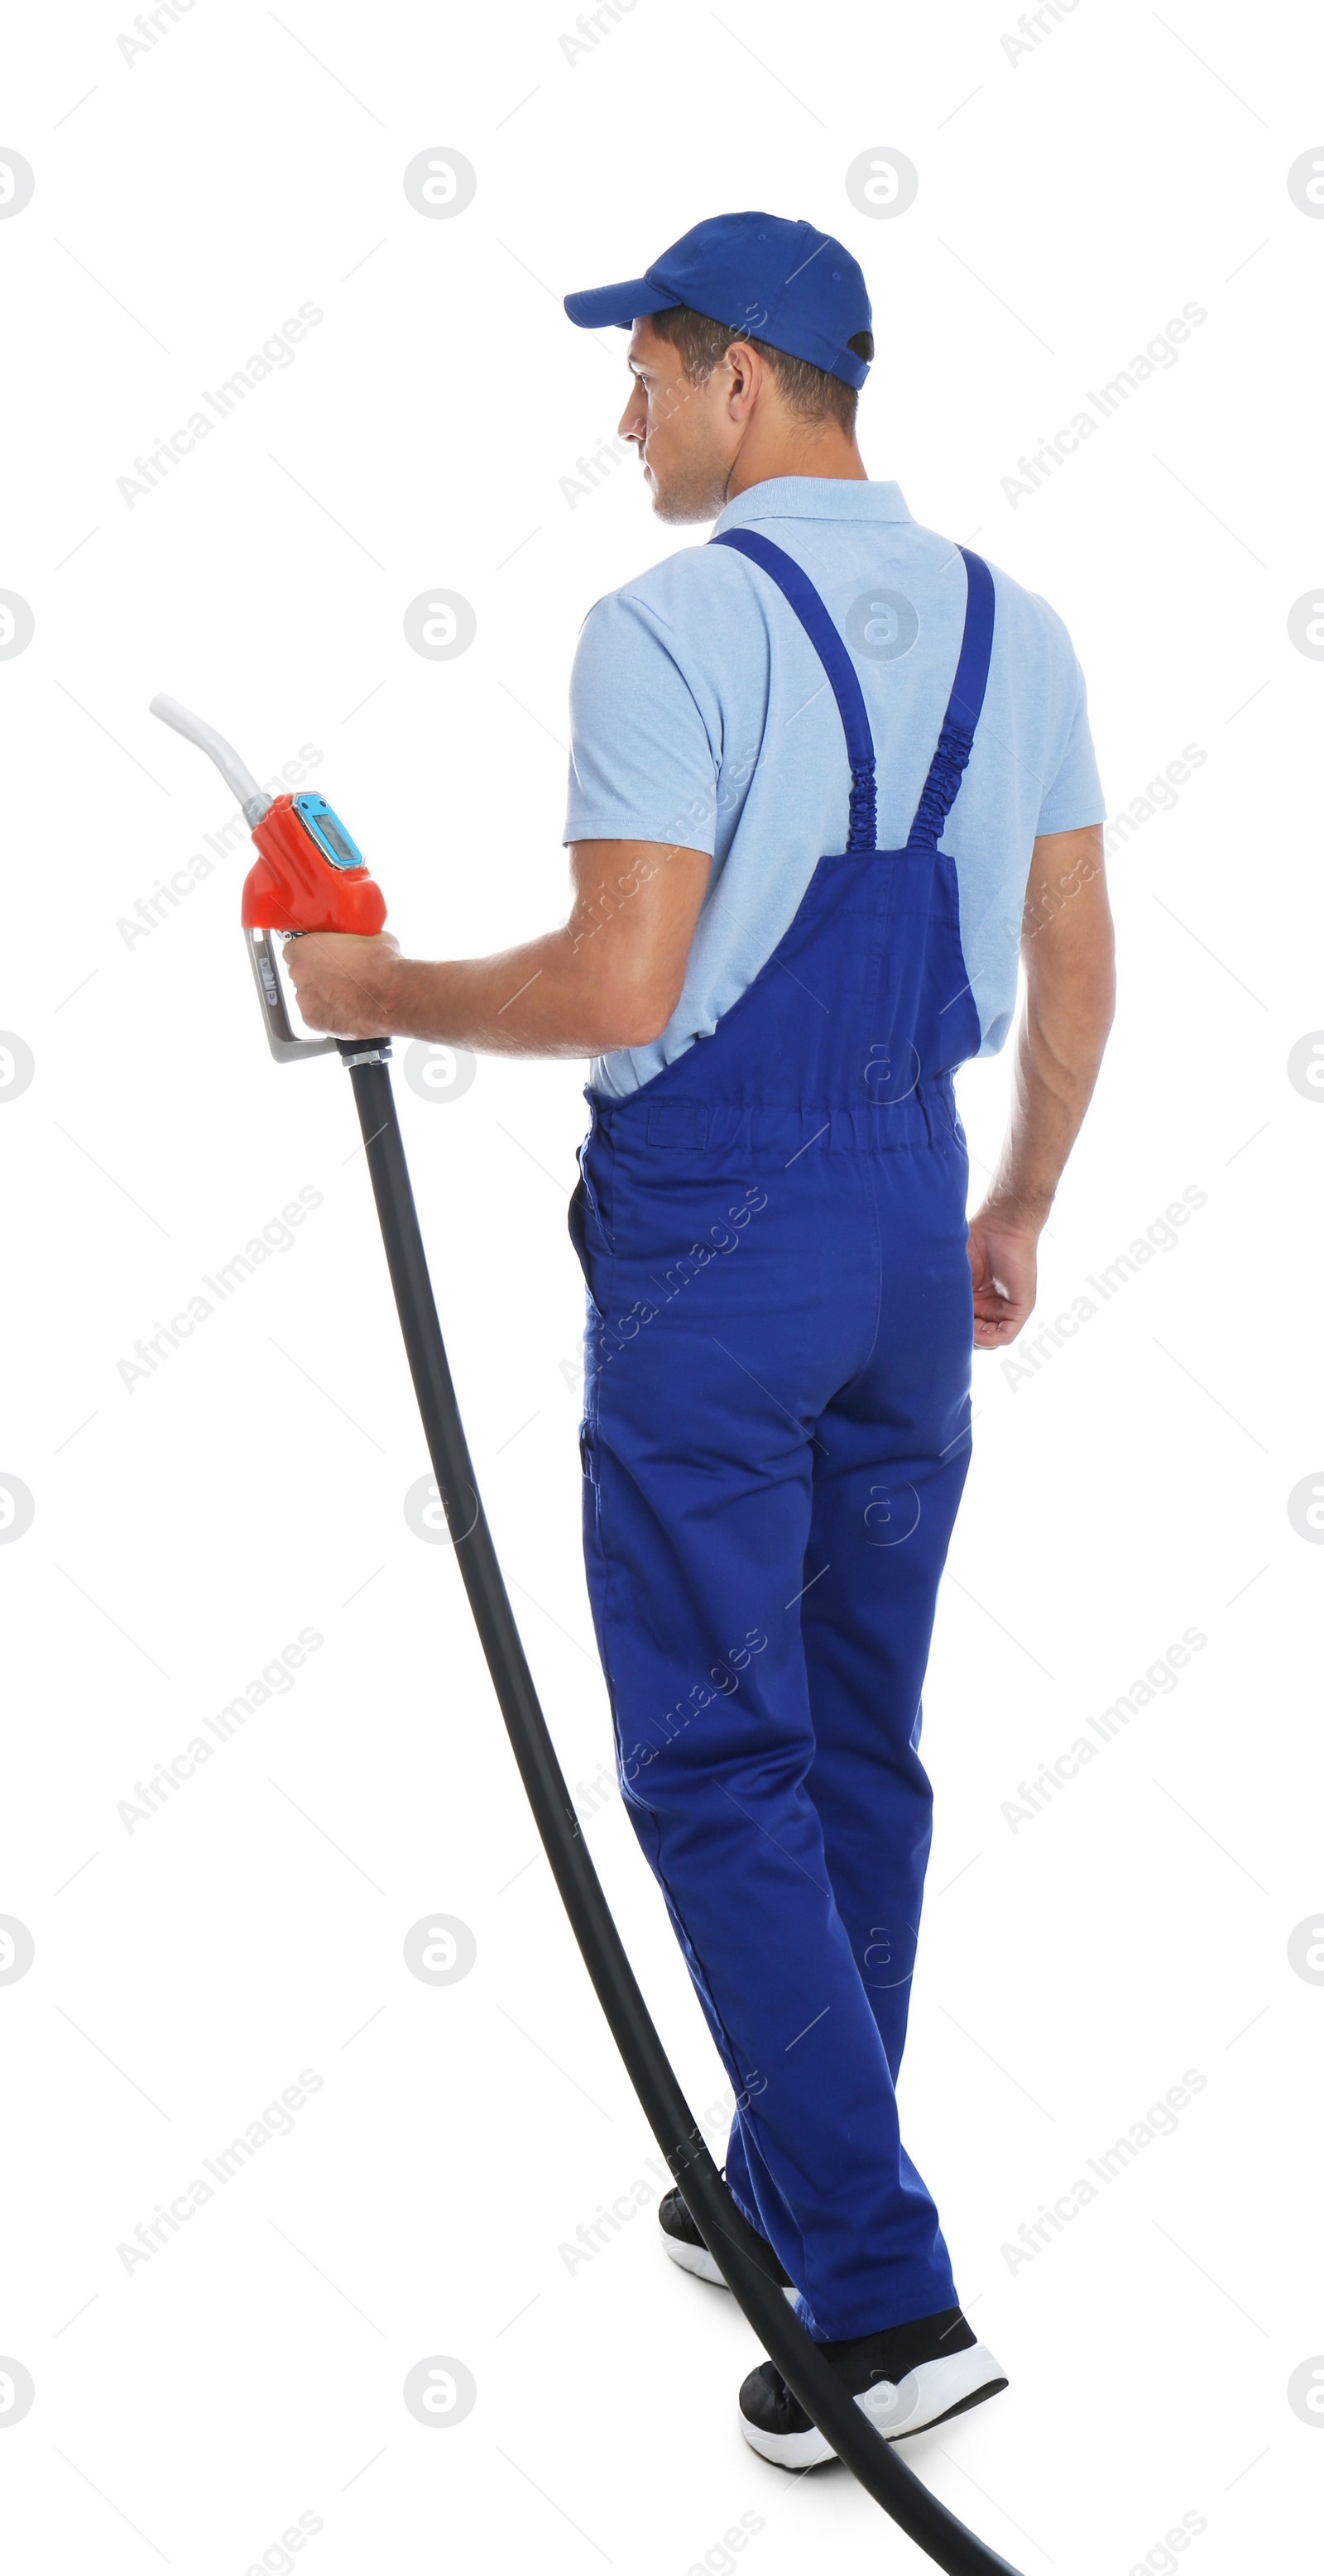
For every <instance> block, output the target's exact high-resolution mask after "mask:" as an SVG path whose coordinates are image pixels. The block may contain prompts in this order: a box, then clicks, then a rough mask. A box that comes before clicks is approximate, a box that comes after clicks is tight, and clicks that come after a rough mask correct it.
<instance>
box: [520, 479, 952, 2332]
mask: <svg viewBox="0 0 1324 2576" xmlns="http://www.w3.org/2000/svg"><path fill="white" fill-rule="evenodd" d="M712 542H713V543H714V544H718V545H728V546H733V547H735V548H737V549H738V550H739V552H740V553H741V554H743V555H745V556H746V557H747V558H748V559H749V561H750V563H751V564H752V565H754V566H755V567H757V570H758V574H759V575H760V576H767V577H768V578H770V579H771V580H773V581H774V582H776V583H777V584H778V586H779V587H780V589H781V590H782V592H783V593H784V595H785V597H786V599H787V600H788V601H789V603H790V606H791V607H792V609H793V610H794V611H795V614H796V616H797V617H798V618H799V620H800V622H801V625H802V626H803V627H804V628H805V630H806V632H807V634H808V635H809V638H810V641H811V642H812V643H813V645H814V647H815V649H816V651H817V653H818V655H819V657H820V659H821V661H822V663H823V667H824V669H825V671H826V673H827V677H828V680H829V682H830V684H831V687H832V689H833V692H834V695H835V697H836V701H837V705H838V708H839V709H840V713H841V720H842V725H843V727H844V730H845V737H846V748H847V752H848V755H849V762H850V798H849V815H850V827H849V837H848V839H847V843H846V848H845V850H844V852H843V853H842V854H841V855H839V856H832V857H827V858H821V859H820V860H819V861H818V864H817V866H816V868H815V870H814V874H813V877H812V879H811V881H810V884H809V886H808V889H807V891H806V893H805V895H804V898H803V901H802V902H801V904H800V908H799V910H798V912H797V913H796V916H795V919H794V921H793V922H792V924H791V927H790V929H789V930H788V931H787V932H786V935H785V937H784V938H783V939H782V940H781V941H780V942H779V944H778V946H777V948H776V949H775V950H774V952H773V954H772V956H771V957H770V958H769V959H768V961H767V963H766V964H765V965H764V967H763V968H762V971H761V972H760V973H759V974H758V975H757V976H756V977H755V979H754V982H753V983H752V984H751V985H750V986H749V988H748V990H747V991H746V992H745V993H743V994H742V995H741V997H740V999H739V1000H738V1001H737V1002H735V1003H734V1005H733V1006H732V1007H731V1008H730V1009H729V1010H728V1011H727V1012H725V1014H724V1015H723V1017H722V1018H721V1020H720V1021H719V1023H718V1026H717V1028H716V1030H715V1032H714V1033H713V1035H712V1036H711V1037H709V1038H707V1039H703V1040H699V1041H696V1043H695V1044H694V1045H693V1046H691V1047H690V1048H689V1049H688V1050H687V1052H686V1053H685V1054H684V1055H682V1056H680V1057H678V1058H677V1059H676V1060H675V1061H674V1062H673V1063H671V1064H669V1065H668V1066H666V1067H665V1068H664V1070H663V1071H662V1072H661V1073H659V1074H657V1075H655V1076H654V1077H653V1079H652V1080H651V1081H649V1082H646V1083H645V1084H644V1085H643V1086H642V1088H641V1089H639V1090H638V1091H636V1092H634V1093H633V1094H631V1095H629V1096H628V1097H626V1098H623V1099H608V1098H604V1097H600V1096H598V1095H596V1094H594V1093H593V1092H591V1091H589V1092H587V1093H586V1095H585V1096H586V1098H587V1099H588V1101H589V1105H590V1110H591V1113H592V1125H591V1129H590V1132H589V1134H588V1136H587V1137H586V1138H585V1140H584V1143H583V1145H582V1147H581V1148H580V1157H579V1161H580V1180H579V1183H578V1186H577V1188H576V1190H575V1193H574V1197H573V1199H572V1201H571V1206H570V1230H571V1235H572V1238H573V1240H574V1243H575V1247H576V1250H577V1252H578V1254H579V1258H580V1261H581V1264H582V1266H583V1270H584V1274H585V1277H586V1280H587V1282H588V1289H589V1300H588V1323H587V1330H586V1334H585V1386H584V1422H583V1427H582V1430H581V1435H580V1440H581V1453H582V1458H583V1464H584V1471H585V1485H584V1537H585V1557H586V1563H587V1570H588V1584H589V1593H590V1598H591V1601H592V1608H593V1618H594V1624H595V1627H596V1631H597V1639H598V1647H599V1652H600V1654H601V1657H602V1664H603V1671H604V1674H605V1676H606V1681H607V1688H608V1693H609V1697H610V1702H611V1710H612V1720H613V1727H614V1732H615V1738H616V1754H617V1763H618V1770H619V1776H620V1782H621V1788H622V1793H623V1795H624V1798H625V1802H626V1805H627V1808H628V1811H629V1814H630V1818H631V1822H632V1823H633V1825H634V1828H635V1831H636V1833H637V1835H638V1837H639V1841H640V1843H641V1844H642V1846H643V1850H644V1852H645V1854H646V1856H647V1859H648V1861H649V1863H650V1865H651V1867H652V1869H653V1871H654V1874H655V1876H656V1877H657V1880H658V1882H659V1885H660V1887H661V1889H662V1893H663V1896H664V1898H665V1901H666V1904H667V1908H668V1911H669V1913H670V1915H671V1919H672V1923H673V1925H674V1927H675V1931H676V1935H677V1938H678V1939H679V1941H680V1944H681V1948H682V1950H683V1952H684V1955H685V1959H686V1963H687V1965H688V1967H689V1970H690V1974H691V1976H692V1978H693V1980H694V1984H695V1987H696V1990H697V1992H698V1996H699V2000H700V2003H701V2004H702V2007H703V2010H704V2013H705V2015H706V2017H707V2020H708V2024H709V2027H710V2029H711V2031H712V2035H713V2039H714V2041H715V2043H716V2045H717V2048H718V2050H719V2052H720V2054H721V2056H722V2059H723V2062H724V2064H725V2067H726V2071H727V2074H728V2076H729V2078H730V2081H731V2084H732V2086H733V2087H734V2089H735V2095H736V2111H735V2117H734V2121H733V2124H732V2129H731V2137H730V2143H729V2146H728V2149H727V2165H726V2171H727V2180H728V2182H729V2183H730V2185H731V2188H732V2190H733V2192H734V2193H735V2196H736V2199H737V2200H738V2201H739V2203H740V2204H741V2206H742V2208H743V2209H744V2211H745V2213H746V2215H747V2217H748V2218H749V2219H750V2220H751V2222H752V2223H753V2224H754V2225H755V2226H756V2227H758V2228H759V2229H760V2230H761V2232H762V2233H763V2234H764V2235H765V2236H767V2237H768V2238H769V2239H770V2240H771V2243H772V2244H773V2246H774V2247H775V2249H776V2252H777V2253H778V2255H779V2256H780V2258H781V2260H782V2262H783V2264H784V2265H785V2268H786V2270H787V2272H788V2273H789V2275H790V2277H791V2279H792V2280H793V2281H794V2282H795V2283H796V2284H797V2285H798V2287H799V2290H800V2292H801V2296H800V2299H799V2303H798V2313H799V2314H800V2316H801V2317H802V2319H803V2321H804V2323H805V2324H806V2326H807V2327H808V2328H809V2331H810V2333H811V2334H813V2335H815V2336H817V2337H818V2338H819V2339H820V2340H823V2339H836V2338H839V2337H845V2336H850V2335H858V2334H868V2333H872V2332H874V2331H876V2330H878V2329H880V2328H882V2327H885V2326H891V2325H898V2324H904V2323H906V2322H908V2321H909V2320H910V2319H912V2318H918V2317H926V2316H931V2315H933V2314H935V2313H936V2312H937V2311H938V2310H939V2309H943V2308H950V2307H954V2306H955V2305H956V2304H957V2300H956V2290H955V2287H954V2284H953V2280H952V2273H951V2266H950V2262H949V2258H948V2254H947V2248H946V2246H945V2244H944V2242H943V2237H942V2233H941V2230H940V2228H939V2224H938V2214H937V2211H936V2209H935V2207H934V2204H933V2201H932V2199H931V2198H930V2196H929V2193H928V2191H927V2190H926V2188H925V2185H924V2183H923V2181H922V2180H921V2178H920V2175H919V2174H918V2172H917V2171H916V2169H915V2166H914V2165H913V2164H912V2162H911V2160H910V2158H909V2156H908V2155H907V2154H906V2151H905V2148H904V2147H903V2146H902V2144H901V2138H900V2134H899V2130H898V2125H897V2107H896V2094H895V2083H896V2075H897V2070H898V2067H899V2065H900V2061H901V2052H902V2047H903V2044H904V2040H905V2031H906V2013H907V2005H908V2000H909V1994H910V1977H911V1973H912V1969H913V1966H914V1958H915V1944H916V1936H917V1933H918V1929H919V1919H920V1902H921V1894H922V1889H923V1881H924V1870H925V1864H926V1861H927V1858H928V1852H929V1842H930V1833H931V1809H932V1793H931V1790H930V1786H929V1782H928V1778H927V1775H926V1773H925V1771H924V1768H923V1765H922V1763H921V1762H920V1758H919V1752H918V1746H919V1736H920V1691H921V1685H922V1682H923V1678H924V1670H925V1665H926V1662H927V1659H928V1650H929V1639H930V1634H931V1630H932V1625H933V1615H934V1604H935V1599H936V1595H937V1589H938V1583H939V1579H940V1577H941V1574H942V1569H943V1563H944V1560H945V1557H946V1554H947V1547H948V1542H949V1539H950V1536H951V1530H952V1524H953V1521H954V1519H955V1516H956V1510H957V1505H958V1503H959V1501H960V1497H961V1490H962V1487H963V1485H964V1482H965V1476H966V1470H967V1467H968V1464H969V1456H970V1355H971V1347H972V1338H973V1320H972V1304H971V1283H970V1270H969V1263H968V1260H967V1256H966V1248H965V1241H966V1225H965V1203H966V1180H967V1164H966V1152H965V1138H964V1132H963V1130H962V1127H961V1124H960V1120H959V1118H958V1116H957V1113H956V1105H955V1099H954V1096H953V1088H952V1078H951V1068H952V1067H953V1066H955V1065H957V1064H959V1063H961V1062H962V1061H963V1060H964V1059H965V1058H966V1057H968V1056H970V1055H973V1054H974V1053H975V1052H976V1050H977V1048H978V1045H979V1020H978V1015H977V1013H976V1010H975V1006H974V1002H973V999H972V996H971V993H970V987H969V981H968V977H967V974H966V968H965V963H964V959H963V957H962V954H961V939H960V924H959V915H958V904H957V886H956V876H955V870H954V867H953V863H952V861H951V859H950V858H949V857H948V856H946V855H945V854H944V853H943V852H942V851H940V850H939V848H938V846H937V844H938V839H939V836H940V834H941V832H942V830H943V826H944V823H945V820H946V817H947V814H948V811H949V809H950V807H951V804H952V801H953V798H954V797H955V795H956V792H957V789H958V787H959V785H960V782H961V776H962V773H963V771H964V769H965V766H966V763H967V761H968V759H969V757H970V748H971V743H972V739H973V735H974V730H975V726H976V724H977V722H978V719H979V712H980V708H981V706H982V704H983V698H984V687H985V682H986V679H987V674H988V662H989V650H990V645H991V642H992V633H993V583H992V577H991V575H990V573H989V570H988V567H987V565H986V564H985V563H984V562H983V561H982V560H981V559H980V557H979V556H977V555H972V554H968V553H966V552H965V549H964V548H962V553H963V554H964V558H965V565H966V575H967V600H966V615H965V629H964V635H963V639H962V644H961V652H960V660H959V663H958V666H957V671H956V676H955V680H954V682H953V686H952V693H951V698H950V701H949V703H948V707H947V712H946V716H945V718H944V721H943V725H942V730H941V735H940V738H939V741H938V747H937V750H936V752H935V754H934V758H933V763H932V767H931V768H930V771H929V774H928V779H927V782H926V784H925V787H924V791H923V794H922V795H921V797H920V800H919V806H918V809H917V811H916V815H915V820H914V822H913V824H912V826H911V830H910V837H909V839H908V841H907V843H906V846H905V848H904V849H903V850H878V849H876V848H875V846H874V844H875V841H876V837H877V825H876V820H875V783H874V749H873V741H872V737H871V734H870V729H869V721H868V716H867V713H866V709H865V704H864V698H863V695H862V692H861V689H860V684H859V680H858V678H857V676H856V673H855V669H854V666H853V664H852V662H851V659H850V656H849V654H848V652H847V650H846V647H845V644H844V643H843V641H842V639H841V637H840V635H839V634H838V632H837V629H836V628H835V626H834V625H833V623H832V621H831V619H830V617H829V616H828V613H827V610H826V608H825V607H824V605H823V602H822V600H821V599H820V598H819V596H818V593H817V592H816V591H815V590H814V588H813V586H812V584H811V583H810V582H809V580H808V579H807V577H806V575H805V574H804V573H803V572H802V571H801V569H800V567H799V565H798V564H796V563H795V562H794V561H793V560H792V558H791V557H790V556H789V555H787V554H785V553H783V551H782V549H781V548H780V547H778V546H775V545H772V544H771V543H770V542H769V541H768V540H767V538H765V537H763V536H760V535H758V534H757V533H755V532H753V531H751V530H746V529H732V530H730V531H729V532H728V533H726V534H724V535H722V536H719V537H717V538H715V539H713V540H712Z"/></svg>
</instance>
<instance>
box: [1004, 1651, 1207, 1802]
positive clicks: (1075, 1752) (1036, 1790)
mask: <svg viewBox="0 0 1324 2576" xmlns="http://www.w3.org/2000/svg"><path fill="white" fill-rule="evenodd" d="M1208 1643H1209V1639H1208V1638H1207V1636H1206V1635H1205V1632H1204V1630H1203V1628H1183V1630H1182V1632H1181V1636H1180V1638H1179V1639H1178V1640H1177V1642H1176V1644H1175V1645H1171V1646H1167V1647H1165V1648H1164V1651H1163V1653H1162V1654H1161V1655H1156V1656H1155V1658H1154V1661H1153V1663H1152V1664H1147V1665H1146V1667H1145V1670H1144V1672H1143V1673H1142V1674H1141V1675H1140V1676H1139V1677H1138V1679H1137V1680H1135V1681H1133V1682H1128V1683H1127V1686H1126V1689H1125V1690H1124V1691H1119V1692H1118V1695H1117V1697H1116V1699H1115V1700H1113V1701H1112V1702H1111V1703H1110V1705H1109V1706H1108V1707H1107V1708H1105V1709H1104V1710H1103V1711H1102V1713H1101V1714H1100V1715H1099V1716H1098V1717H1091V1718H1089V1719H1087V1720H1086V1723H1087V1725H1088V1727H1089V1729H1090V1734H1091V1735H1093V1736H1095V1737H1097V1739H1098V1740H1097V1742H1096V1743H1094V1744H1091V1742H1090V1738H1089V1735H1078V1736H1077V1737H1076V1739H1075V1741H1074V1743H1072V1744H1070V1745H1068V1747H1067V1749H1066V1751H1065V1753H1059V1754H1058V1756H1057V1758H1056V1760H1055V1761H1052V1762H1045V1763H1044V1764H1043V1765H1042V1766H1041V1768H1040V1770H1039V1772H1038V1773H1037V1775H1036V1777H1035V1778H1034V1779H1033V1780H1022V1781H1021V1783H1020V1785H1019V1788H1018V1791H1017V1794H1016V1796H1015V1797H1014V1798H1004V1799H1003V1801H1002V1808H1001V1814H1002V1821H1003V1823H1004V1824H1005V1825H1006V1827H1007V1830H1008V1832H1009V1833H1012V1834H1017V1833H1019V1832H1020V1829H1021V1826H1022V1825H1029V1824H1032V1823H1033V1822H1034V1819H1035V1817H1036V1816H1041V1815H1042V1814H1043V1811H1044V1809H1045V1807H1047V1806H1049V1805H1050V1804H1051V1802H1052V1800H1053V1799H1054V1798H1055V1797H1060V1796H1061V1794H1062V1791H1063V1789H1064V1788H1065V1787H1066V1786H1067V1785H1068V1783H1069V1782H1070V1781H1072V1780H1078V1779H1079V1777H1080V1774H1081V1772H1082V1770H1083V1769H1084V1767H1085V1765H1086V1763H1087V1762H1094V1761H1096V1760H1097V1758H1098V1755H1099V1752H1100V1749H1101V1747H1103V1746H1104V1745H1107V1744H1114V1743H1115V1742H1116V1740H1117V1738H1118V1736H1119V1735H1120V1734H1121V1732H1122V1729H1123V1727H1125V1726H1129V1725H1130V1723H1131V1720H1132V1718H1133V1717H1138V1716H1139V1714H1140V1711H1141V1709H1142V1708H1148V1707H1149V1705H1150V1703H1151V1701H1152V1700H1154V1699H1158V1698H1163V1699H1170V1698H1171V1696H1172V1693H1173V1692H1174V1691H1175V1690H1176V1688H1177V1685H1178V1682H1179V1681H1180V1679H1181V1676H1182V1673H1183V1672H1184V1670H1185V1668H1186V1666H1187V1664H1189V1662H1190V1660H1191V1657H1192V1656H1193V1655H1198V1654H1200V1653H1202V1652H1203V1649H1204V1648H1205V1647H1206V1646H1207V1645H1208Z"/></svg>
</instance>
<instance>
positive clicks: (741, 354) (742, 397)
mask: <svg viewBox="0 0 1324 2576" xmlns="http://www.w3.org/2000/svg"><path fill="white" fill-rule="evenodd" d="M726 364H727V366H728V367H729V368H730V369H731V391H730V393H729V395H728V396H727V409H728V411H729V413H730V415H731V418H732V419H733V420H736V421H746V420H748V418H749V415H750V413H751V412H752V410H753V408H754V405H755V403H756V402H757V400H758V397H759V391H760V388H761V386H762V383H763V380H764V377H765V376H766V375H767V373H768V369H767V367H766V365H765V364H764V361H763V359H762V358H761V357H760V356H759V353H758V351H757V349H751V347H750V345H749V342H748V341H747V340H735V341H733V342H732V344H731V346H730V348H729V349H728V350H727V353H726Z"/></svg>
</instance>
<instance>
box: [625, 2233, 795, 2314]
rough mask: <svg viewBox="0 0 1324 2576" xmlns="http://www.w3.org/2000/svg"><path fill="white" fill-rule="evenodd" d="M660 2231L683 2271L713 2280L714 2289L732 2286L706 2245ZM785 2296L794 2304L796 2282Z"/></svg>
mask: <svg viewBox="0 0 1324 2576" xmlns="http://www.w3.org/2000/svg"><path fill="white" fill-rule="evenodd" d="M658 2233H659V2235H660V2236H661V2238H662V2242H663V2244H664V2245H665V2247H666V2250H667V2252H668V2254H669V2255H670V2256H671V2260H672V2262H673V2263H679V2265H680V2268H681V2270H682V2272H692V2273H693V2275H694V2278H695V2280H696V2281H711V2282H712V2284H713V2287H714V2289H718V2290H726V2289H729V2288H730V2283H729V2282H728V2281H726V2280H725V2279H724V2278H723V2276H722V2274H721V2273H720V2272H719V2270H718V2268H717V2265H716V2264H715V2263H714V2261H713V2258H712V2256H711V2254H710V2253H709V2251H708V2248H707V2246H706V2245H687V2244H686V2243H685V2240H684V2238H683V2237H682V2236H668V2234H667V2232H666V2229H665V2228H659V2230H658ZM785 2296H786V2297H787V2298H788V2299H789V2300H790V2301H791V2304H792V2306H794V2304H795V2300H796V2296H797V2292H796V2289H795V2284H794V2282H790V2283H788V2284H787V2287H786V2291H785Z"/></svg>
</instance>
